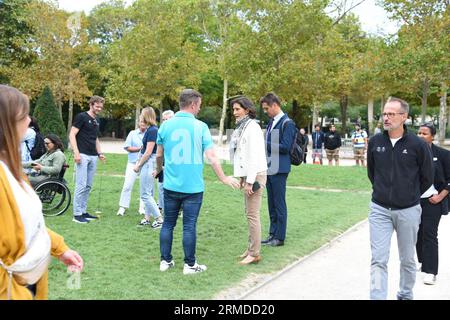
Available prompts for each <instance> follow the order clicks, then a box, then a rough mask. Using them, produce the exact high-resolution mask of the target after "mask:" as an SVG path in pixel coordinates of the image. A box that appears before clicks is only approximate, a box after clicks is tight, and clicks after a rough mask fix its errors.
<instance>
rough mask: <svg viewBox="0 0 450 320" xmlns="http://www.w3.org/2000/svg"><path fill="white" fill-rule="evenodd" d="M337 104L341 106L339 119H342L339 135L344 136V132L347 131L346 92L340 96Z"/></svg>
mask: <svg viewBox="0 0 450 320" xmlns="http://www.w3.org/2000/svg"><path fill="white" fill-rule="evenodd" d="M339 105H340V107H341V121H342V128H341V136H345V133H346V132H347V107H348V96H347V95H346V94H344V95H342V96H341V99H340V100H339Z"/></svg>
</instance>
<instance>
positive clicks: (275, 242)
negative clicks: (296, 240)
mask: <svg viewBox="0 0 450 320" xmlns="http://www.w3.org/2000/svg"><path fill="white" fill-rule="evenodd" d="M267 245H268V246H271V247H280V246H284V241H283V240H278V239H275V238H274V239H272V240H270V241H269V242H268V243H267Z"/></svg>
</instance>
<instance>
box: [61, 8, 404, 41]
mask: <svg viewBox="0 0 450 320" xmlns="http://www.w3.org/2000/svg"><path fill="white" fill-rule="evenodd" d="M354 1H355V3H356V1H357V0H354ZM375 1H376V0H366V1H365V2H364V3H363V4H361V5H360V6H358V7H357V8H355V9H354V13H355V14H357V15H358V16H359V17H360V21H361V24H362V27H363V29H364V30H365V31H366V32H369V33H377V34H380V33H382V34H388V33H395V32H396V31H397V29H398V28H397V26H396V24H395V23H394V22H392V21H390V20H389V19H388V17H387V14H386V12H385V11H384V9H383V8H381V7H378V6H376V5H375ZM58 2H59V7H60V8H61V9H64V10H67V11H85V12H86V13H88V12H89V11H90V10H91V9H92V8H93V7H95V6H96V5H97V4H99V3H102V2H105V0H76V1H73V0H58ZM126 2H127V3H131V2H133V1H132V0H126Z"/></svg>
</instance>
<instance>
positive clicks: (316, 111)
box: [311, 103, 319, 132]
mask: <svg viewBox="0 0 450 320" xmlns="http://www.w3.org/2000/svg"><path fill="white" fill-rule="evenodd" d="M318 118H319V106H318V105H317V103H314V104H313V117H312V127H311V130H312V131H313V130H314V126H315V125H316V124H317V121H318ZM312 131H311V132H312Z"/></svg>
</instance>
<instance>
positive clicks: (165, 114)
mask: <svg viewBox="0 0 450 320" xmlns="http://www.w3.org/2000/svg"><path fill="white" fill-rule="evenodd" d="M174 115H175V112H173V111H172V110H166V111H164V112H163V113H162V116H163V117H165V116H170V117H173V116H174Z"/></svg>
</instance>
